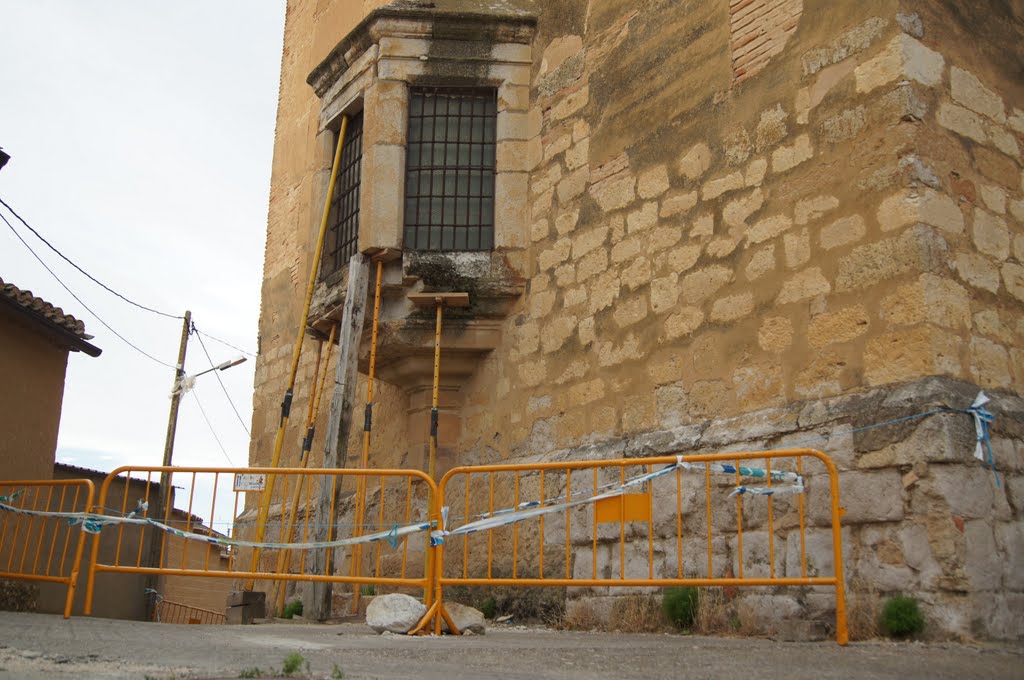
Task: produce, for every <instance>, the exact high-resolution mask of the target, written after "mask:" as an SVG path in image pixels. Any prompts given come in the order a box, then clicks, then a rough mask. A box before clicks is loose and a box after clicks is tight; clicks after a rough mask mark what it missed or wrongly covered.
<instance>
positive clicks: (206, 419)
mask: <svg viewBox="0 0 1024 680" xmlns="http://www.w3.org/2000/svg"><path fill="white" fill-rule="evenodd" d="M192 396H193V397H195V398H196V406H198V407H199V412H200V413H202V414H203V420H205V421H206V426H207V427H208V428H210V434H212V435H213V438H214V440H215V441H216V442H217V446H219V447H220V451H221V453H223V454H224V457H225V458H227V459H228V462H229V463H231V467H236V466H235V462H234V461H233V460H231V456H229V455H228V451H227V449H225V448H224V445H223V444H221V443H220V437H218V436H217V431H216V430H214V429H213V423H211V422H210V418H209V417H208V416H207V415H206V409H204V408H203V402H201V401H199V395H198V394H196V390H195V388H192Z"/></svg>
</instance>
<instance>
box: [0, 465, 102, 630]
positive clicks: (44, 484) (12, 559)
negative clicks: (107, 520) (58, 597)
mask: <svg viewBox="0 0 1024 680" xmlns="http://www.w3.org/2000/svg"><path fill="white" fill-rule="evenodd" d="M93 493H94V489H93V485H92V482H90V481H89V480H87V479H74V480H31V481H9V482H0V516H2V520H3V525H2V527H0V578H9V579H23V580H27V581H40V582H50V583H63V584H66V586H67V595H66V597H65V602H64V618H68V617H69V616H71V605H72V603H73V602H74V597H75V587H76V586H77V584H78V574H79V567H80V565H81V561H82V550H83V548H84V545H85V532H82V531H79V530H78V528H77V527H73V526H71V525H70V524H69V519H71V518H72V517H77V516H80V515H81V514H82V513H84V512H87V511H88V510H89V509H90V508H91V507H92V503H93Z"/></svg>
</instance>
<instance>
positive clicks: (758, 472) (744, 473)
mask: <svg viewBox="0 0 1024 680" xmlns="http://www.w3.org/2000/svg"><path fill="white" fill-rule="evenodd" d="M737 469H738V470H739V473H740V476H741V477H753V478H755V479H766V478H767V477H768V471H767V470H763V469H761V468H748V467H743V466H739V468H737V467H736V466H733V465H726V464H724V463H711V464H708V463H688V462H685V461H683V460H682V456H676V462H675V463H670V464H669V465H667V466H665V467H664V468H662V469H661V470H657V471H655V472H651V473H649V474H645V475H641V476H640V477H637V478H635V479H631V480H629V481H627V482H626V485H627V486H635V485H636V484H643V483H646V482H649V481H651V480H654V479H657V478H658V477H661V476H663V475H666V474H668V473H670V472H675V471H676V470H685V471H687V472H704V471H705V470H709V471H710V472H712V473H716V474H727V475H735V474H736V471H737ZM771 478H772V480H773V481H776V482H790V483H793V484H795V485H799V486H800V489H801V491H802V490H803V477H801V476H800V475H799V474H797V473H795V472H788V471H785V470H772V471H771ZM619 487H620V485H619V484H618V483H617V482H612V483H610V484H603V485H601V486H599V487H597V488H596V489H595V490H596V491H597V490H601V489H613V488H619ZM584 493H586V492H584ZM793 493H796V492H793ZM573 495H577V496H579V495H582V494H566V495H563V496H553V497H551V498H546V499H544V500H543V501H523V502H522V503H520V504H519V505H517V506H515V507H512V508H503V509H501V510H495V511H494V512H493V513H489V512H482V513H478V514H476V515H470V516H469V517H468V518H465V519H473V520H478V519H485V518H491V517H498V516H502V515H509V514H511V513H514V512H518V511H520V510H526V509H528V508H532V507H536V506H540V505H544V504H546V503H552V502H557V501H568V500H570V499H571V498H572V497H573ZM762 495H767V494H762ZM588 498H589V497H588ZM594 498H596V496H594ZM545 507H551V506H545ZM563 509H564V507H563ZM446 523H447V522H446Z"/></svg>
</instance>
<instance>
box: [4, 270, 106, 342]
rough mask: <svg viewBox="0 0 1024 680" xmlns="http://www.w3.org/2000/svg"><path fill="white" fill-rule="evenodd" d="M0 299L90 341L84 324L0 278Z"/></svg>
mask: <svg viewBox="0 0 1024 680" xmlns="http://www.w3.org/2000/svg"><path fill="white" fill-rule="evenodd" d="M0 297H3V298H6V299H8V300H10V301H12V302H14V303H16V304H17V305H19V306H21V307H23V308H24V309H25V311H28V312H31V313H33V314H35V315H37V316H41V317H43V318H44V319H46V320H47V321H49V322H50V323H52V324H54V325H55V326H59V327H60V328H63V329H65V330H68V331H71V332H72V333H74V334H75V335H77V336H78V337H80V338H82V339H83V340H91V339H92V336H91V335H89V334H87V333H86V332H85V324H84V323H83V322H82V321H81V320H80V319H76V318H75V317H73V316H71V315H70V314H65V313H64V310H63V309H61V308H60V307H54V306H53V305H51V304H50V303H49V302H47V301H46V300H44V299H43V298H41V297H36V296H35V295H33V294H32V291H30V290H22V289H21V288H18V287H17V286H15V285H14V284H13V283H7V282H5V281H4V280H3V279H2V278H0Z"/></svg>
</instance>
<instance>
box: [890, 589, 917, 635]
mask: <svg viewBox="0 0 1024 680" xmlns="http://www.w3.org/2000/svg"><path fill="white" fill-rule="evenodd" d="M881 624H882V630H884V631H885V632H886V633H888V634H889V635H891V636H893V637H898V638H903V637H909V636H911V635H916V634H918V633H920V632H921V631H922V630H924V616H922V615H921V608H920V607H918V605H917V600H916V599H914V598H912V597H909V596H907V595H897V596H896V597H892V598H889V599H888V600H886V602H885V606H884V607H882V620H881Z"/></svg>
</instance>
